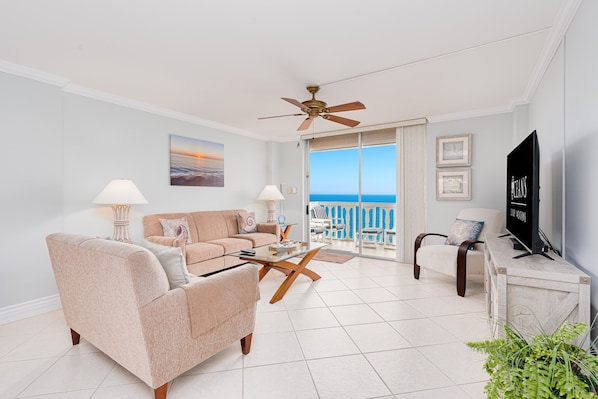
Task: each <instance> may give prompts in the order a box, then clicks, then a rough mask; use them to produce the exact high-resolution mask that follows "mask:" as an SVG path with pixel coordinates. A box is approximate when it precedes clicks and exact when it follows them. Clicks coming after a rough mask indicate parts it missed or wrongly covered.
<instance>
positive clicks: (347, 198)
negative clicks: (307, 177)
mask: <svg viewBox="0 0 598 399" xmlns="http://www.w3.org/2000/svg"><path fill="white" fill-rule="evenodd" d="M309 200H310V202H318V201H321V202H357V194H310V195H309ZM361 202H386V203H396V202H397V196H396V195H390V194H363V195H362V196H361Z"/></svg>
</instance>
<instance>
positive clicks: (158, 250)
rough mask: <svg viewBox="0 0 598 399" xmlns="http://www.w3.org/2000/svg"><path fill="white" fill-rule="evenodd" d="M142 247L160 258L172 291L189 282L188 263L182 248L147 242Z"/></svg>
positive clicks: (144, 241)
mask: <svg viewBox="0 0 598 399" xmlns="http://www.w3.org/2000/svg"><path fill="white" fill-rule="evenodd" d="M141 246H142V247H144V248H146V249H148V250H149V251H150V252H151V253H153V254H154V255H155V256H156V258H158V260H159V261H160V264H161V265H162V267H163V268H164V271H165V272H166V277H167V278H168V283H169V284H170V289H171V290H172V289H174V288H177V287H180V286H181V285H183V284H187V283H188V282H189V271H188V270H187V262H185V257H184V256H183V251H182V250H181V248H179V247H169V246H166V245H158V244H155V243H153V242H151V241H147V240H143V242H142V243H141Z"/></svg>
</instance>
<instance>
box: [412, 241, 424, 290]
mask: <svg viewBox="0 0 598 399" xmlns="http://www.w3.org/2000/svg"><path fill="white" fill-rule="evenodd" d="M423 239H424V237H423V234H420V235H419V236H418V237H417V238H416V239H415V244H414V245H413V277H415V279H416V280H419V272H420V270H421V267H420V266H419V265H418V264H417V250H418V249H419V247H421V245H422V240H423Z"/></svg>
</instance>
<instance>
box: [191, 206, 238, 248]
mask: <svg viewBox="0 0 598 399" xmlns="http://www.w3.org/2000/svg"><path fill="white" fill-rule="evenodd" d="M191 216H192V217H193V221H194V223H195V226H196V227H197V237H198V241H199V242H208V241H211V240H217V239H218V238H225V237H228V236H229V234H228V226H227V224H226V220H224V218H223V217H222V214H221V212H220V211H202V212H193V213H191ZM236 224H237V219H236V217H235V225H236Z"/></svg>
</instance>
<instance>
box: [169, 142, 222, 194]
mask: <svg viewBox="0 0 598 399" xmlns="http://www.w3.org/2000/svg"><path fill="white" fill-rule="evenodd" d="M170 184H171V185H172V186H209V187H224V144H220V143H214V142H211V141H205V140H199V139H194V138H190V137H183V136H177V135H174V134H171V135H170Z"/></svg>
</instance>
